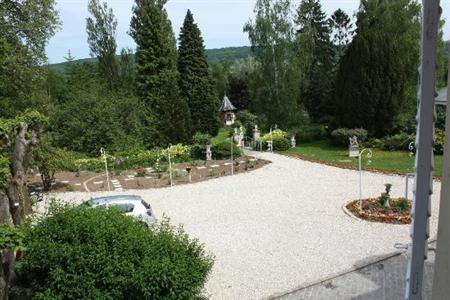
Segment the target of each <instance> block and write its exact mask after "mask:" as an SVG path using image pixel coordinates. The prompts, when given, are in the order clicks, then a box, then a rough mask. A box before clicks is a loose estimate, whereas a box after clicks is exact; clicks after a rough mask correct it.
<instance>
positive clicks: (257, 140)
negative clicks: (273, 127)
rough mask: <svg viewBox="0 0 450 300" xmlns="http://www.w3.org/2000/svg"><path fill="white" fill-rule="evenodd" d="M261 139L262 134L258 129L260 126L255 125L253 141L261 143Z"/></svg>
mask: <svg viewBox="0 0 450 300" xmlns="http://www.w3.org/2000/svg"><path fill="white" fill-rule="evenodd" d="M260 138H261V132H260V131H259V129H258V125H255V129H253V141H255V142H259V140H260Z"/></svg>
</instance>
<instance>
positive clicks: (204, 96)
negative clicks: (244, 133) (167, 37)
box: [178, 10, 219, 136]
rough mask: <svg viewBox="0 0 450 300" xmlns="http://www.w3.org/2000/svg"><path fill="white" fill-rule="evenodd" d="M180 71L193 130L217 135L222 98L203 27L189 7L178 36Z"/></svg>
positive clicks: (180, 83) (181, 88)
mask: <svg viewBox="0 0 450 300" xmlns="http://www.w3.org/2000/svg"><path fill="white" fill-rule="evenodd" d="M179 42H180V44H179V55H178V71H179V73H180V77H179V86H180V92H181V96H182V97H184V98H185V99H186V101H187V103H188V105H189V110H190V114H191V124H192V130H193V132H203V133H208V134H210V135H213V136H215V135H216V134H217V132H218V131H219V118H218V110H219V100H218V99H217V97H216V95H215V93H214V87H213V81H212V77H211V74H210V71H209V67H208V62H207V59H206V55H205V46H204V45H203V38H202V37H201V33H200V29H199V28H198V26H197V24H196V23H194V17H193V15H192V13H191V11H190V10H188V11H187V13H186V17H185V19H184V23H183V27H182V28H181V31H180V37H179Z"/></svg>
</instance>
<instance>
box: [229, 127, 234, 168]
mask: <svg viewBox="0 0 450 300" xmlns="http://www.w3.org/2000/svg"><path fill="white" fill-rule="evenodd" d="M233 140H234V133H233V135H232V136H231V148H230V161H231V175H234V163H233V160H234V159H233Z"/></svg>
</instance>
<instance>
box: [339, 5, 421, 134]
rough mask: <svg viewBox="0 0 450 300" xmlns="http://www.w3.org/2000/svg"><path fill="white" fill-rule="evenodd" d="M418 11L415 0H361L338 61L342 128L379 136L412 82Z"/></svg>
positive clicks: (388, 129) (389, 126) (387, 130)
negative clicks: (352, 31) (354, 25)
mask: <svg viewBox="0 0 450 300" xmlns="http://www.w3.org/2000/svg"><path fill="white" fill-rule="evenodd" d="M419 13H420V6H419V5H418V4H417V2H416V1H412V0H400V1H375V0H364V1H362V2H361V7H360V9H359V11H358V14H357V30H356V35H355V37H354V39H353V41H352V42H351V44H350V45H349V48H348V50H347V52H346V53H345V55H344V57H343V58H342V60H341V64H340V67H339V72H338V76H337V84H336V99H335V102H336V105H337V116H338V118H339V123H340V125H341V126H343V127H349V128H356V127H362V128H365V129H367V130H368V131H369V134H371V135H374V136H377V137H381V136H384V135H386V134H389V133H390V132H391V131H392V130H393V123H394V120H395V118H396V117H397V115H398V114H399V112H400V110H401V108H402V106H403V105H404V104H405V103H406V101H407V99H408V91H409V90H414V89H415V86H416V84H417V80H416V78H417V77H416V74H417V71H416V70H417V65H418V61H419V60H418V58H419V49H418V45H419V43H418V41H419V27H420V24H419V18H418V17H419Z"/></svg>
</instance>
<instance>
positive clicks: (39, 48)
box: [0, 0, 59, 118]
mask: <svg viewBox="0 0 450 300" xmlns="http://www.w3.org/2000/svg"><path fill="white" fill-rule="evenodd" d="M54 6H55V0H3V1H1V2H0V70H1V72H0V117H4V118H14V117H15V116H16V114H17V113H19V112H21V111H24V110H25V109H27V108H36V109H39V110H41V111H44V110H45V105H46V101H45V100H46V99H45V98H44V97H40V96H41V93H40V92H41V90H40V84H41V83H42V78H43V76H42V72H41V70H40V69H39V68H37V66H38V65H41V64H43V63H44V62H45V61H46V57H45V45H46V44H47V42H48V40H49V39H50V37H51V36H53V34H54V33H55V31H56V29H57V28H58V24H59V23H58V22H59V21H58V15H57V13H56V9H55V7H54Z"/></svg>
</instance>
